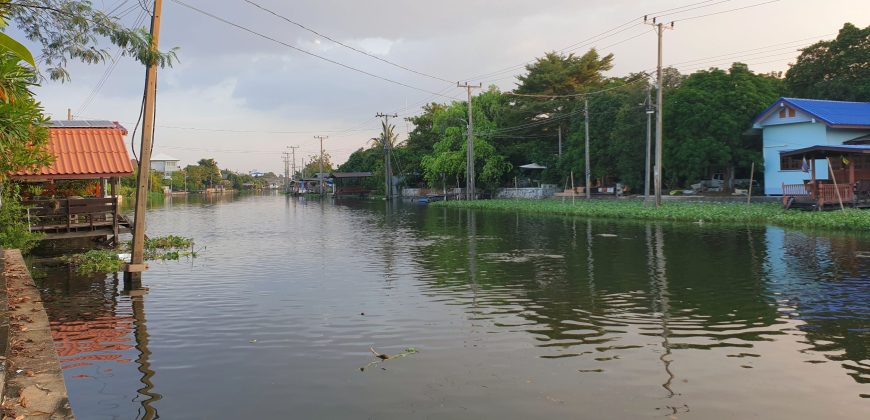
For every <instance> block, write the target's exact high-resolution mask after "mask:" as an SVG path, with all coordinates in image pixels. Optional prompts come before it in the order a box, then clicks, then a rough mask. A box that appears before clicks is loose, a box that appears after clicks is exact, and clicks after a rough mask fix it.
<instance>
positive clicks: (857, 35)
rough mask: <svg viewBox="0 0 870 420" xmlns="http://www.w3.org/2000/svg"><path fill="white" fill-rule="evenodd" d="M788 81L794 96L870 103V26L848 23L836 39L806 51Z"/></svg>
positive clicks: (788, 76)
mask: <svg viewBox="0 0 870 420" xmlns="http://www.w3.org/2000/svg"><path fill="white" fill-rule="evenodd" d="M785 79H786V84H787V85H788V90H789V94H790V95H793V96H797V97H801V98H810V99H832V100H841V101H870V26H868V27H866V28H863V29H861V28H858V27H856V26H855V25H853V24H851V23H847V24H845V25H843V28H842V29H840V33H839V34H838V35H837V38H835V39H832V40H830V41H819V42H817V43H815V44H813V45H810V46H809V47H807V48H804V49H803V51H802V52H801V54H800V56H798V58H797V62H796V63H795V64H794V65H793V66H792V67H791V68H790V69H789V70H788V71H787V72H786V74H785Z"/></svg>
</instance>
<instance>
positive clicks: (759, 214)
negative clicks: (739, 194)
mask: <svg viewBox="0 0 870 420" xmlns="http://www.w3.org/2000/svg"><path fill="white" fill-rule="evenodd" d="M431 205H432V206H438V207H449V208H470V209H480V210H501V211H519V212H524V213H535V214H557V215H569V216H583V217H601V218H612V219H628V220H666V221H678V222H680V221H682V222H698V221H702V222H704V223H732V224H733V223H738V224H761V225H764V224H772V225H777V226H788V227H803V228H823V229H838V230H843V229H848V230H853V231H867V232H870V210H856V209H849V208H847V209H846V210H845V211H841V210H836V211H825V212H818V211H799V210H783V209H782V207H781V206H780V205H779V204H772V203H765V204H751V205H747V204H743V203H679V202H671V203H664V204H663V205H662V206H661V207H660V208H658V209H657V208H655V207H653V206H650V207H645V206H644V205H643V203H642V202H640V201H634V200H631V201H629V200H591V201H586V200H577V202H576V204H573V205H572V204H571V203H570V202H565V203H562V202H561V201H557V200H477V201H439V202H435V203H432V204H431Z"/></svg>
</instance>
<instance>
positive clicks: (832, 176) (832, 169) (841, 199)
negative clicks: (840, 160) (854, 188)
mask: <svg viewBox="0 0 870 420" xmlns="http://www.w3.org/2000/svg"><path fill="white" fill-rule="evenodd" d="M825 159H826V160H827V161H828V169H830V170H831V180H832V181H834V191H836V192H837V200H838V201H839V202H840V210H843V211H846V207H845V206H843V197H842V196H841V195H840V188H839V187H837V177H836V175H834V167H833V165H831V158H829V157H826V158H825ZM819 210H821V209H819Z"/></svg>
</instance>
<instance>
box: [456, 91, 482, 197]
mask: <svg viewBox="0 0 870 420" xmlns="http://www.w3.org/2000/svg"><path fill="white" fill-rule="evenodd" d="M456 86H457V87H464V88H466V89H467V90H468V139H467V144H466V145H465V199H466V200H474V198H475V191H474V189H475V186H474V178H475V173H474V112H473V111H472V108H471V90H472V89H475V88H476V89H480V88H482V87H483V83H478V84H477V85H472V84H469V83H468V82H465V83H462V84H460V83H459V82H456Z"/></svg>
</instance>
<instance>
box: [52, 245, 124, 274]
mask: <svg viewBox="0 0 870 420" xmlns="http://www.w3.org/2000/svg"><path fill="white" fill-rule="evenodd" d="M60 260H61V261H62V262H65V263H67V264H70V265H73V266H75V268H76V272H77V273H79V274H81V275H87V274H92V273H114V272H118V271H121V268H122V267H123V266H124V261H122V260H121V259H120V258H118V253H117V252H116V251H113V250H109V249H92V250H90V251H88V252H85V253H84V254H75V255H68V256H63V257H60Z"/></svg>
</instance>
